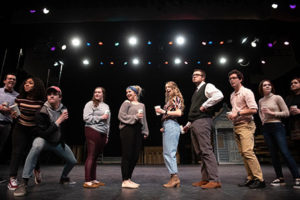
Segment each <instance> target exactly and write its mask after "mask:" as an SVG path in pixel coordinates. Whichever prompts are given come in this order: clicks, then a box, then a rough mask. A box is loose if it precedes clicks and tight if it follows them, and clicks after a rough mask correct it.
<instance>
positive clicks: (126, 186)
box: [122, 180, 139, 189]
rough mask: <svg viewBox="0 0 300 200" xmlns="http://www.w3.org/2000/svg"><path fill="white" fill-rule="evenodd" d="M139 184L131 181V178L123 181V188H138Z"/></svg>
mask: <svg viewBox="0 0 300 200" xmlns="http://www.w3.org/2000/svg"><path fill="white" fill-rule="evenodd" d="M138 187H139V186H137V185H135V184H133V183H131V182H130V181H129V180H126V181H123V182H122V188H130V189H137V188H138Z"/></svg>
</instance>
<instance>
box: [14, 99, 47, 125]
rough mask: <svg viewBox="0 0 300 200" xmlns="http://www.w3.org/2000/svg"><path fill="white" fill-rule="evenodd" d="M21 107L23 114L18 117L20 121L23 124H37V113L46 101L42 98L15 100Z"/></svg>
mask: <svg viewBox="0 0 300 200" xmlns="http://www.w3.org/2000/svg"><path fill="white" fill-rule="evenodd" d="M15 102H16V103H17V104H18V106H19V109H20V112H21V115H20V116H19V118H18V123H19V124H22V125H23V126H36V123H35V113H36V112H37V111H39V110H40V109H41V107H42V106H43V104H44V102H43V101H40V100H31V99H19V98H18V97H17V98H16V101H15Z"/></svg>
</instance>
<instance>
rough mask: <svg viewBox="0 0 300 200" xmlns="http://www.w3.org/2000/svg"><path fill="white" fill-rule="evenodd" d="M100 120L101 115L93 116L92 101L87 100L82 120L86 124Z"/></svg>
mask: <svg viewBox="0 0 300 200" xmlns="http://www.w3.org/2000/svg"><path fill="white" fill-rule="evenodd" d="M100 120H101V116H95V115H94V110H93V103H92V102H91V101H89V102H88V103H87V104H86V105H85V107H84V109H83V121H85V123H88V124H95V123H98V122H99V121H100Z"/></svg>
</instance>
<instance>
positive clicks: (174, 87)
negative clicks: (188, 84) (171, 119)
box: [165, 81, 184, 111]
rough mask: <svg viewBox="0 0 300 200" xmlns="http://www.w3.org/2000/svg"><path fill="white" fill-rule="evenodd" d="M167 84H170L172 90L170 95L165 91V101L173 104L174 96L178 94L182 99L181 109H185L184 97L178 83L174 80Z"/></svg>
mask: <svg viewBox="0 0 300 200" xmlns="http://www.w3.org/2000/svg"><path fill="white" fill-rule="evenodd" d="M165 85H169V86H171V88H172V91H171V92H170V95H169V94H168V92H167V91H166V92H165V103H166V104H167V103H169V104H172V100H173V98H174V97H176V96H178V97H179V98H180V100H181V111H183V110H184V99H183V97H182V94H181V92H180V90H179V88H178V86H177V84H176V83H175V82H174V81H169V82H167V83H166V84H165Z"/></svg>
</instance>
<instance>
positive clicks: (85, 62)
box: [82, 59, 90, 65]
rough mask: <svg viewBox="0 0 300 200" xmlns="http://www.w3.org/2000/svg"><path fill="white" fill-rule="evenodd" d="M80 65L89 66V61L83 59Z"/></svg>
mask: <svg viewBox="0 0 300 200" xmlns="http://www.w3.org/2000/svg"><path fill="white" fill-rule="evenodd" d="M82 64H84V65H89V64H90V61H89V60H88V59H83V60H82Z"/></svg>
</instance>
